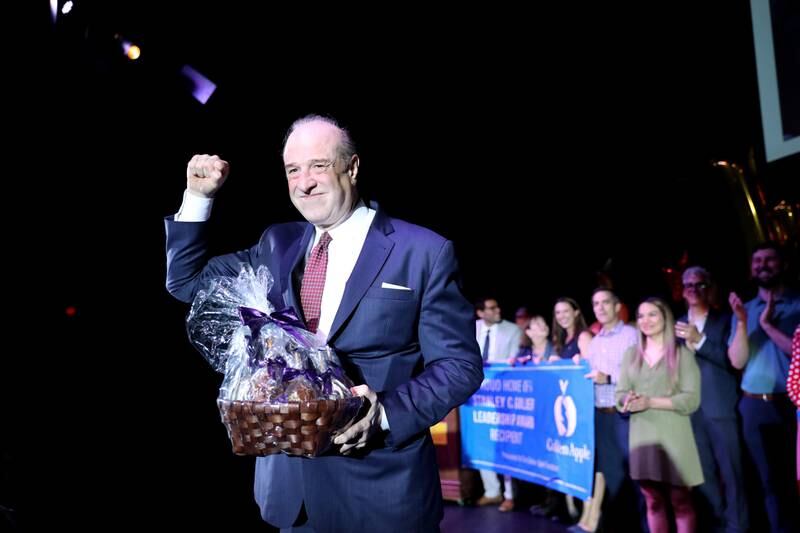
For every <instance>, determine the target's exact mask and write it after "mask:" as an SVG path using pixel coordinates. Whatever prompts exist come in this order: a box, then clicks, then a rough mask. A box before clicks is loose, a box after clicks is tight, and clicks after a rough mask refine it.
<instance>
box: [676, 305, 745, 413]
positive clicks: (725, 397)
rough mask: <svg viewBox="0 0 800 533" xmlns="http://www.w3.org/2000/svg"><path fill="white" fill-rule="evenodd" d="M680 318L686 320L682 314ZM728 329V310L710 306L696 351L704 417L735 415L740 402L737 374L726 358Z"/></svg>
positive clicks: (685, 316) (729, 327)
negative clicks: (704, 340)
mask: <svg viewBox="0 0 800 533" xmlns="http://www.w3.org/2000/svg"><path fill="white" fill-rule="evenodd" d="M680 320H681V321H682V322H686V321H688V316H687V315H683V316H682V317H681V318H680ZM730 330H731V314H730V313H729V312H721V311H715V310H714V309H710V310H709V311H708V317H707V318H706V325H705V327H704V328H703V334H705V336H706V342H704V343H703V346H701V347H700V349H699V350H697V354H696V359H697V364H698V366H699V367H700V377H701V380H702V385H703V386H702V387H701V388H700V391H701V392H700V395H701V397H700V409H698V411H701V412H702V413H703V415H705V416H706V417H707V418H736V416H737V415H736V413H737V410H736V404H737V402H738V401H739V374H738V373H737V371H736V369H735V368H733V366H732V365H731V363H730V360H729V359H728V336H729V334H730Z"/></svg>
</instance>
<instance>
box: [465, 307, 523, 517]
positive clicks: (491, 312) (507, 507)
mask: <svg viewBox="0 0 800 533" xmlns="http://www.w3.org/2000/svg"><path fill="white" fill-rule="evenodd" d="M475 314H477V315H478V320H477V321H476V322H475V338H476V340H477V341H478V346H480V347H481V353H482V355H483V364H484V365H490V364H492V363H506V362H508V360H509V358H511V357H512V356H514V355H515V354H516V353H517V351H518V350H519V345H520V339H521V338H522V330H520V329H519V327H518V326H517V325H516V324H515V323H513V322H509V321H508V320H503V317H502V315H501V309H500V305H499V304H498V303H497V300H496V299H494V298H483V299H481V300H478V301H477V302H475ZM480 474H481V481H482V482H483V490H484V492H483V496H481V497H480V498H478V501H477V504H478V505H480V506H483V505H495V504H500V506H499V507H498V509H499V510H500V511H502V512H508V511H513V510H514V483H513V480H512V478H511V476H508V475H506V476H503V484H504V485H505V487H504V490H503V494H500V480H499V479H498V477H497V473H496V472H493V471H492V470H480Z"/></svg>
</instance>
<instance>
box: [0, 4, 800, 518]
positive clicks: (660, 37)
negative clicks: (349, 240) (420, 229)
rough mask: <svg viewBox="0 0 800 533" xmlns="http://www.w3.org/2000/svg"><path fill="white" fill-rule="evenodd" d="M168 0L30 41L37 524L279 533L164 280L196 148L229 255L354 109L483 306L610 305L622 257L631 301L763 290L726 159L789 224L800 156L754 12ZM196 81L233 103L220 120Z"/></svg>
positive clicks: (85, 9) (381, 193) (23, 374)
mask: <svg viewBox="0 0 800 533" xmlns="http://www.w3.org/2000/svg"><path fill="white" fill-rule="evenodd" d="M171 5H172V7H171V8H170V10H169V11H166V10H165V8H164V7H163V6H160V5H158V4H147V3H129V4H125V5H116V4H114V5H112V6H108V5H105V3H101V2H97V3H91V2H76V4H75V8H74V9H73V12H72V13H70V14H69V15H68V16H64V17H61V18H60V19H59V21H58V22H57V23H56V24H55V25H53V24H52V22H51V21H50V20H49V13H47V11H46V9H43V10H42V12H41V13H40V15H41V16H40V19H39V20H40V22H41V24H40V26H39V27H38V28H37V29H38V30H39V31H38V32H36V33H35V34H34V36H33V37H30V36H29V37H28V38H26V39H25V40H24V41H22V42H21V45H20V46H22V47H26V46H29V47H30V50H31V51H33V54H34V60H33V61H32V62H31V64H30V65H29V70H30V71H31V77H30V79H29V94H28V95H27V96H29V97H31V98H25V99H23V100H20V101H21V102H24V103H25V104H28V102H33V103H32V104H29V105H30V107H29V108H28V107H25V110H26V111H27V109H30V115H31V118H32V120H30V121H25V124H26V126H24V127H22V128H21V130H20V132H19V133H20V137H21V138H22V140H23V141H25V142H26V144H28V145H30V146H31V147H33V149H32V150H31V155H30V156H27V157H26V158H25V176H26V180H25V181H24V183H23V184H22V185H21V187H22V189H21V191H20V192H19V194H18V195H17V196H15V198H18V199H19V200H20V201H23V200H28V201H29V202H30V204H29V205H31V206H32V207H31V209H32V211H33V212H32V215H33V216H35V217H37V218H38V219H39V220H41V221H42V222H44V223H45V224H44V227H46V228H47V229H46V230H45V231H44V232H42V233H39V234H37V235H24V236H23V238H22V239H21V240H23V241H24V247H23V248H22V249H23V250H24V253H25V254H30V255H29V257H30V258H31V260H30V266H29V267H28V268H29V270H30V271H26V276H25V278H26V279H30V278H31V275H33V278H34V280H35V283H30V285H32V286H33V287H32V288H31V294H32V295H33V294H35V295H36V297H35V298H34V297H30V298H28V300H33V301H35V302H36V308H37V310H36V313H37V314H38V313H41V310H42V309H45V310H47V311H49V312H48V313H47V315H48V319H47V323H46V324H44V325H42V324H40V323H39V321H37V320H34V321H30V320H26V322H27V323H28V324H30V323H31V322H33V323H34V324H35V327H34V328H32V329H33V332H32V333H28V334H26V335H23V336H22V339H20V340H21V341H22V342H20V343H19V344H20V353H23V354H24V353H30V352H31V344H34V345H36V346H37V348H36V349H35V350H33V351H34V352H35V353H36V356H35V357H28V356H22V355H21V356H20V357H11V358H10V360H11V367H10V368H12V371H11V372H9V373H7V375H8V376H12V378H11V380H10V381H11V382H12V385H15V386H16V387H13V388H11V389H9V390H17V392H16V393H15V400H14V401H12V402H10V403H9V405H13V406H14V407H13V408H12V409H11V410H10V411H11V413H10V415H11V416H10V417H8V420H9V422H10V423H9V427H12V428H13V429H12V433H13V435H14V436H15V437H18V438H16V439H11V440H10V441H6V442H11V444H8V446H7V449H6V450H4V457H5V458H6V459H4V467H5V468H4V475H6V476H7V477H8V478H9V482H8V483H6V482H5V481H6V480H4V483H3V485H4V486H5V487H8V488H6V489H4V495H3V496H4V498H5V500H6V501H8V502H10V503H11V505H10V506H12V507H15V508H17V509H18V512H17V516H18V520H19V521H20V523H21V524H23V525H24V526H26V527H27V526H31V527H32V526H34V525H38V523H39V522H50V521H52V522H53V523H56V524H59V525H63V524H73V523H74V524H76V525H84V526H100V527H102V526H103V525H108V524H116V523H118V522H120V521H124V522H126V523H130V524H132V525H133V527H137V526H138V527H142V526H144V527H147V526H149V525H151V524H155V523H156V521H158V522H159V524H161V525H166V526H167V527H170V526H174V527H180V526H197V525H203V526H207V525H211V526H214V525H222V524H226V523H229V522H232V523H237V524H241V525H246V526H257V525H258V513H257V509H256V508H255V506H254V504H252V503H251V502H252V497H251V485H250V484H251V482H252V473H251V469H252V461H251V460H250V459H246V458H238V457H233V456H232V455H231V454H230V452H229V443H228V441H227V436H226V435H225V431H224V428H223V426H222V425H221V424H220V423H219V421H218V415H217V413H216V406H215V403H214V399H215V398H216V387H217V386H218V384H219V377H218V376H216V375H215V374H214V373H213V372H212V370H211V369H210V368H209V367H208V365H207V364H206V363H205V362H204V361H203V359H202V358H201V357H200V356H199V354H198V353H197V352H195V351H194V350H193V349H192V348H191V346H190V345H189V344H188V341H187V340H186V336H185V332H184V329H183V321H184V318H185V313H186V311H187V307H186V306H185V305H184V304H182V303H179V302H176V301H174V300H173V299H171V297H169V295H168V294H167V293H166V291H165V290H164V288H163V284H164V269H165V267H164V256H163V251H164V240H163V221H162V220H163V217H164V216H165V215H168V214H172V213H174V212H175V211H176V210H177V208H178V206H179V205H180V200H181V194H182V191H183V189H184V187H185V178H184V175H185V165H186V162H187V161H188V159H189V158H190V157H191V155H192V154H194V153H218V154H220V155H221V156H222V157H223V158H225V159H227V160H229V161H230V162H231V163H232V169H233V170H232V173H231V176H230V179H229V181H228V182H227V183H226V185H225V188H224V189H223V192H222V193H221V194H220V195H219V198H218V200H217V202H216V204H215V207H214V215H213V220H214V232H215V241H214V242H215V246H216V250H217V251H218V252H226V251H231V250H234V249H240V248H244V247H247V246H250V245H251V244H252V243H254V242H255V241H256V240H257V239H258V237H259V235H260V233H261V232H262V231H263V229H264V228H265V227H266V226H267V225H268V224H270V223H272V222H279V221H285V220H295V219H297V218H298V215H297V213H296V212H295V211H294V209H293V207H292V206H291V203H290V202H289V201H288V198H287V192H286V187H285V182H284V178H283V175H282V162H281V158H280V154H281V141H282V138H283V135H284V132H285V130H286V128H287V127H288V125H289V124H290V123H291V121H292V120H294V119H295V118H297V117H299V116H302V115H304V114H306V113H311V112H315V113H323V114H331V115H333V116H334V117H336V118H337V119H338V120H340V121H341V122H342V123H343V124H344V125H345V126H346V127H348V128H349V129H350V130H351V132H352V134H353V137H354V138H355V140H356V142H357V144H358V146H359V152H360V153H361V156H362V167H361V173H360V178H361V179H360V181H362V182H363V183H364V184H365V186H367V187H368V192H369V194H370V196H372V197H374V198H375V199H376V200H378V201H379V202H380V203H381V205H382V207H383V208H385V209H386V210H387V211H389V212H390V213H391V214H392V215H394V216H396V217H399V218H404V219H407V220H410V221H412V222H415V223H418V224H421V225H425V226H428V227H431V228H432V229H434V230H435V231H437V232H439V233H441V234H443V235H445V236H447V237H448V238H450V239H452V240H453V241H454V242H455V245H456V250H457V253H458V255H459V259H460V262H461V265H462V270H463V274H464V283H465V291H466V292H467V294H468V296H469V297H470V298H475V297H477V296H478V295H484V294H492V295H495V296H497V297H498V299H499V300H500V303H501V305H502V306H503V308H504V311H505V312H504V314H505V315H506V316H507V317H509V318H510V316H511V315H512V313H513V309H514V308H515V307H516V306H518V305H522V304H527V305H529V306H531V307H533V308H534V309H536V310H541V311H543V312H547V313H549V311H550V309H551V305H552V302H553V300H554V299H555V298H556V297H558V296H562V295H569V296H572V297H574V298H576V299H577V300H578V301H579V302H580V303H581V305H582V306H583V308H584V310H585V311H586V312H587V313H588V312H590V306H589V296H590V291H591V289H592V288H593V287H594V286H595V284H596V283H597V278H596V272H597V271H598V270H600V269H602V268H603V267H604V265H609V264H610V265H611V267H610V270H611V273H612V275H613V277H614V280H615V283H616V284H617V287H618V289H619V291H620V292H621V293H622V295H623V297H624V298H625V300H626V301H628V302H629V303H630V304H631V305H635V303H636V302H637V301H638V300H639V299H640V298H641V297H643V296H646V295H650V294H665V293H666V292H667V290H668V289H667V286H666V284H665V281H664V276H663V272H664V269H666V268H670V267H672V268H674V267H675V266H676V265H677V262H678V260H679V259H680V257H681V256H682V255H683V254H684V252H686V253H687V254H688V257H689V258H690V262H691V263H702V264H704V265H706V266H708V267H709V268H710V269H711V270H712V271H713V272H715V273H716V274H717V276H718V277H719V279H720V280H721V282H722V284H723V286H724V287H725V288H734V289H737V290H739V291H742V292H743V293H744V294H745V295H746V296H748V297H749V296H750V295H751V294H752V290H751V287H750V286H749V285H748V283H747V281H746V280H747V254H748V249H747V247H746V238H745V234H744V232H743V229H742V228H743V226H742V221H741V216H740V213H741V202H740V200H739V199H738V198H737V197H736V196H735V195H733V194H731V187H730V186H729V184H728V183H727V182H726V179H725V177H724V176H723V174H722V173H721V172H720V170H719V169H717V168H714V167H713V166H712V164H711V163H712V162H713V161H715V160H718V159H725V160H728V161H734V162H736V163H737V164H739V165H740V166H742V167H744V168H745V169H746V170H747V173H748V177H749V179H755V178H757V179H758V181H759V183H761V184H763V187H764V191H765V194H766V200H767V205H770V206H771V205H773V204H774V203H776V202H777V201H778V200H779V199H786V200H787V201H790V202H795V203H796V202H797V201H798V189H797V186H796V184H797V177H798V176H800V162H799V161H798V156H794V157H793V158H789V159H785V160H782V161H778V162H775V163H772V164H770V165H767V164H766V163H765V162H764V161H763V148H762V147H761V128H760V116H759V111H758V104H757V94H758V93H757V87H756V81H755V65H754V58H753V46H752V36H751V28H750V18H749V9H748V3H747V2H744V1H737V2H730V1H728V2H702V3H698V5H692V6H691V7H689V6H678V5H671V4H666V3H665V4H664V5H661V6H653V7H649V8H647V9H646V10H645V9H643V8H641V7H635V8H631V7H625V8H622V7H615V6H610V5H603V6H602V9H600V8H593V9H592V10H589V9H588V8H584V7H580V8H579V7H577V6H574V7H570V8H565V9H564V10H563V11H562V12H557V11H556V10H554V9H552V8H542V7H539V6H535V7H532V8H527V11H526V14H524V15H523V14H522V13H520V12H511V11H501V10H497V11H493V12H491V13H489V12H486V11H485V8H481V9H476V10H472V11H468V10H466V9H464V8H463V7H460V8H459V10H458V11H457V12H445V13H437V12H433V11H431V10H430V9H421V8H420V9H412V8H409V7H400V6H387V7H386V8H383V9H388V11H383V10H382V11H381V12H374V13H363V12H362V13H350V12H347V11H345V10H343V9H340V10H338V11H335V12H330V13H326V12H322V11H315V10H312V8H311V7H309V6H304V7H303V8H302V9H298V12H290V11H289V10H285V9H281V10H278V9H277V8H266V7H260V8H258V9H255V8H253V7H252V6H247V7H244V6H241V7H232V6H228V5H227V4H225V3H222V2H211V3H208V4H204V5H195V4H193V3H181V4H178V5H176V4H171ZM43 7H44V6H43ZM116 34H120V35H122V36H124V37H125V38H127V39H129V40H131V41H133V42H136V43H137V44H139V45H140V46H141V47H142V50H143V55H142V57H141V59H140V60H138V61H137V62H131V61H128V60H127V59H126V58H125V57H124V56H123V55H122V53H121V51H120V48H119V42H118V40H115V35H116ZM37 39H40V42H36V43H34V42H33V41H35V40H37ZM41 43H45V45H44V46H43V47H42V46H41ZM34 45H36V46H34ZM184 64H189V65H191V66H192V67H194V68H195V69H197V70H199V71H200V72H202V73H203V74H204V75H206V76H207V77H209V78H210V79H211V80H213V81H214V82H215V83H216V84H217V86H218V89H217V91H216V93H215V94H214V95H213V96H212V98H211V99H210V100H209V102H208V103H207V104H206V105H204V106H203V105H200V104H199V103H198V102H196V101H195V100H194V99H192V97H191V96H190V94H189V91H188V89H187V87H186V84H185V82H184V81H182V79H181V77H180V76H179V75H178V72H179V70H180V68H181V66H182V65H184ZM27 87H28V85H26V90H28V89H27ZM750 159H752V161H753V163H754V166H750V165H748V160H750ZM609 260H611V261H610V263H609ZM25 287H27V285H25ZM68 306H74V307H75V308H76V310H77V313H76V315H75V316H72V317H69V316H67V315H66V314H65V309H66V308H67V307H68ZM34 316H36V315H34ZM53 325H55V327H53ZM26 331H27V330H26ZM51 337H53V338H55V339H57V341H55V342H53V341H52V340H50V338H51ZM31 384H32V385H33V386H32V387H31ZM31 390H34V391H36V393H35V394H34V399H33V400H32V401H31V404H36V405H37V408H36V412H35V414H32V413H31V409H32V408H26V407H25V405H26V401H25V399H29V398H30V395H31ZM20 398H22V399H23V401H21V402H20V401H19V399H20ZM40 404H45V405H43V406H42V407H39V405H40ZM87 487H88V488H87ZM0 503H1V502H0ZM157 517H158V518H157Z"/></svg>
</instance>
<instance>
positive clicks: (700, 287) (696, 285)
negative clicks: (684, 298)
mask: <svg viewBox="0 0 800 533" xmlns="http://www.w3.org/2000/svg"><path fill="white" fill-rule="evenodd" d="M683 288H684V289H694V290H696V291H697V290H701V291H702V290H706V289H707V288H708V283H706V282H704V281H700V282H698V283H684V284H683Z"/></svg>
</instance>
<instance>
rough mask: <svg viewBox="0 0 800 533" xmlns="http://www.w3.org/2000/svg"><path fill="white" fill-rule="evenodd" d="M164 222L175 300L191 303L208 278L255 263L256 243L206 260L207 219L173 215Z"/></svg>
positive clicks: (170, 286) (232, 273)
mask: <svg viewBox="0 0 800 533" xmlns="http://www.w3.org/2000/svg"><path fill="white" fill-rule="evenodd" d="M164 224H165V227H166V231H167V290H168V291H169V293H170V294H171V295H172V296H174V297H175V298H177V299H178V300H181V301H183V302H191V301H192V300H193V299H194V296H195V294H196V293H197V291H198V290H200V289H201V288H203V287H204V285H205V283H206V281H207V280H208V279H209V278H211V277H214V276H238V275H239V271H240V269H241V266H240V265H241V264H242V263H247V264H251V265H252V264H255V262H256V259H257V256H258V253H259V252H258V250H259V249H260V246H259V245H256V246H253V247H252V248H250V249H248V250H243V251H241V252H235V253H232V254H226V255H221V256H218V257H214V258H213V259H209V253H208V239H207V232H208V222H175V221H174V220H172V217H167V218H166V219H165V221H164ZM265 235H266V232H265ZM263 238H264V237H263V236H262V240H263Z"/></svg>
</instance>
